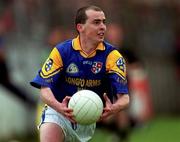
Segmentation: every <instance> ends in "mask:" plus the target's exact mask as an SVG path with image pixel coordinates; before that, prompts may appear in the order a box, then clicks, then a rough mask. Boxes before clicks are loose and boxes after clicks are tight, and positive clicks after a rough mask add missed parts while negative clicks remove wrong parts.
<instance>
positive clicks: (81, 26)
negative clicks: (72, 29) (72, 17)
mask: <svg viewBox="0 0 180 142" xmlns="http://www.w3.org/2000/svg"><path fill="white" fill-rule="evenodd" d="M76 29H77V31H78V32H82V30H83V25H82V24H80V23H79V24H77V25H76Z"/></svg>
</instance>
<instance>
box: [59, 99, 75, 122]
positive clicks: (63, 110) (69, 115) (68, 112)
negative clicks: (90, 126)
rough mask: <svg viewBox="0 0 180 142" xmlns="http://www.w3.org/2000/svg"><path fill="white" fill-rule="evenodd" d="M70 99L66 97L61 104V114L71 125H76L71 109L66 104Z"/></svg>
mask: <svg viewBox="0 0 180 142" xmlns="http://www.w3.org/2000/svg"><path fill="white" fill-rule="evenodd" d="M70 98H71V97H69V96H66V97H65V98H64V99H63V101H62V103H61V114H62V115H64V116H65V117H66V118H67V119H68V120H69V121H71V122H72V123H76V121H75V120H74V118H73V117H74V115H73V109H70V108H68V102H69V100H70Z"/></svg>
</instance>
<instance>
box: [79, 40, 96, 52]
mask: <svg viewBox="0 0 180 142" xmlns="http://www.w3.org/2000/svg"><path fill="white" fill-rule="evenodd" d="M80 44H81V48H82V50H83V51H84V52H85V53H87V54H90V53H92V52H93V51H94V50H95V49H96V48H97V46H98V43H93V42H91V41H89V40H88V39H83V38H80Z"/></svg>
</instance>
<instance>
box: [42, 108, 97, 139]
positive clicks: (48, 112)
mask: <svg viewBox="0 0 180 142" xmlns="http://www.w3.org/2000/svg"><path fill="white" fill-rule="evenodd" d="M46 122H48V123H55V124H57V125H59V126H60V127H61V128H62V130H63V132H64V135H65V142H87V141H89V140H90V139H91V138H92V136H93V135H94V132H95V128H96V124H91V125H80V124H76V125H73V124H72V123H71V122H70V121H69V120H68V119H66V118H65V117H64V116H63V115H61V114H60V113H58V112H56V111H55V110H54V109H52V108H51V107H49V106H45V107H44V111H43V114H42V117H41V123H40V125H39V127H40V126H41V125H42V124H43V123H46Z"/></svg>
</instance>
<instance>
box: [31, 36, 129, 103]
mask: <svg viewBox="0 0 180 142" xmlns="http://www.w3.org/2000/svg"><path fill="white" fill-rule="evenodd" d="M31 85H32V86H34V87H36V88H40V87H41V86H47V87H49V88H51V90H52V92H53V94H54V96H55V98H56V99H57V100H58V101H60V102H61V101H62V100H63V98H64V97H65V96H72V95H73V94H74V93H75V92H77V91H78V90H82V89H89V90H92V91H94V92H96V93H97V94H99V96H100V97H102V95H103V93H105V92H106V93H107V94H108V95H109V97H110V98H112V95H113V94H115V95H116V94H128V87H127V79H126V66H125V61H124V58H123V57H122V56H121V54H120V53H119V52H118V51H117V50H116V49H115V48H114V47H112V45H110V44H108V43H107V42H103V43H100V44H99V45H98V46H97V48H96V49H95V50H94V51H92V52H91V53H90V54H88V55H87V54H86V53H85V52H84V51H83V50H82V49H81V46H80V42H79V37H77V38H75V39H72V40H68V41H65V42H63V43H60V44H58V45H57V46H56V47H55V48H54V49H53V50H52V52H51V53H50V55H49V57H48V59H47V60H46V62H45V63H44V65H43V67H42V69H40V70H39V73H38V74H37V76H36V77H35V78H34V79H33V81H31Z"/></svg>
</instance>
